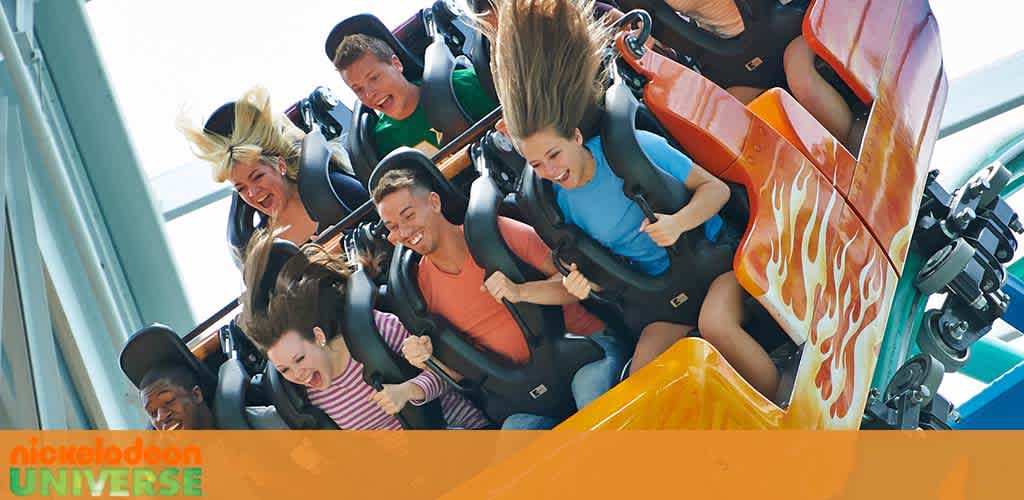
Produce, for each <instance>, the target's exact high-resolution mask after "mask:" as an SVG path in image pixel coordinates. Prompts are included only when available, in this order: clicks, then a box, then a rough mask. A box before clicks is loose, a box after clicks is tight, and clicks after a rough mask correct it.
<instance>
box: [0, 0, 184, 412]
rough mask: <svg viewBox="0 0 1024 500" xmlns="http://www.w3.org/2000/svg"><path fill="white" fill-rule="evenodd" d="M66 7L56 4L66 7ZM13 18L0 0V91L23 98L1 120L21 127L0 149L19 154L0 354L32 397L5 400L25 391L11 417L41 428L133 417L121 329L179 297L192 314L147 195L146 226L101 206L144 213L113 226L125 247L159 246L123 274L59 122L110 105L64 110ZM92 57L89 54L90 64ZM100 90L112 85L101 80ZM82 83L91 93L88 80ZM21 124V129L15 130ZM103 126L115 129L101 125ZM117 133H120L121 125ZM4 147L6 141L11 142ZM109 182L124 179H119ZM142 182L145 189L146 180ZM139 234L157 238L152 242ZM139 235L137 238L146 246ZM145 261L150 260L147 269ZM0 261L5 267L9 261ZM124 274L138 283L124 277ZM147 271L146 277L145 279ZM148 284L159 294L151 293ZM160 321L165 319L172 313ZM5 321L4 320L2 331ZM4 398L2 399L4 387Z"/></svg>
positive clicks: (112, 165) (96, 162) (89, 182)
mask: <svg viewBox="0 0 1024 500" xmlns="http://www.w3.org/2000/svg"><path fill="white" fill-rule="evenodd" d="M72 5H73V4H71V3H62V6H63V7H64V8H68V7H72ZM74 5H77V4H74ZM77 6H78V7H81V6H80V5H77ZM37 15H38V11H37ZM82 15H84V13H82ZM38 19H39V18H38V17H37V21H38ZM83 22H84V19H83ZM11 24H12V23H11V22H10V17H9V16H8V14H7V12H5V11H4V10H3V4H0V51H2V52H0V54H2V55H3V58H4V59H3V66H4V69H5V71H3V72H0V98H3V96H4V95H5V94H8V95H9V94H11V93H13V94H14V95H16V96H17V102H18V103H20V106H19V107H18V110H17V112H15V113H13V114H12V117H18V118H20V120H19V119H15V118H9V119H8V120H6V124H7V125H8V126H9V127H8V132H9V133H8V134H7V135H11V134H13V133H15V132H17V133H18V135H11V136H12V137H15V138H16V140H15V141H14V142H12V143H11V144H9V145H7V146H5V147H4V148H3V149H2V150H0V151H2V152H3V153H5V154H9V155H17V156H16V157H15V158H14V159H13V160H11V161H8V162H7V163H8V164H9V166H10V168H6V169H5V177H7V178H10V179H13V180H12V181H11V182H8V183H6V185H5V187H4V188H3V191H6V193H7V202H6V205H7V210H9V211H10V213H11V217H10V221H11V223H10V227H11V229H10V234H13V236H12V237H11V238H10V241H12V242H13V243H12V245H11V248H13V254H14V257H15V258H16V260H15V261H14V264H13V266H11V267H10V269H13V270H15V271H16V273H15V274H16V275H17V282H16V284H12V280H11V279H8V278H5V280H4V290H3V292H4V294H5V295H7V296H6V297H3V298H4V302H3V303H4V307H5V309H6V311H5V312H4V313H3V317H2V319H3V322H4V336H5V338H4V352H3V354H4V358H5V360H6V359H7V358H8V357H18V356H22V357H24V358H26V359H27V360H28V362H29V366H28V369H27V371H28V373H30V377H31V383H30V384H29V385H30V387H34V388H35V390H36V394H35V397H34V398H33V397H32V395H31V394H28V395H26V394H25V392H24V391H21V390H19V388H18V387H14V390H15V391H16V392H14V393H13V398H14V401H15V402H16V403H17V406H23V405H26V404H33V400H34V401H35V403H36V404H38V407H39V412H38V414H39V417H38V418H39V421H38V422H34V423H26V422H25V420H24V418H21V419H19V424H18V425H20V426H23V427H34V426H41V427H43V428H64V427H69V426H71V427H82V426H89V427H100V428H131V427H140V426H141V425H142V424H143V422H144V418H143V417H142V413H141V411H140V410H139V409H138V408H137V395H136V394H135V391H134V389H133V388H132V387H131V385H130V384H129V383H128V381H127V380H126V379H125V378H124V376H123V375H122V374H121V373H120V370H119V369H118V367H117V363H116V359H117V353H118V352H119V350H120V348H121V345H122V344H123V342H124V340H125V338H126V337H127V335H128V334H130V333H131V331H133V330H135V329H137V328H138V327H139V326H141V324H142V318H144V314H145V312H146V311H149V312H151V313H153V312H154V311H156V312H159V311H161V310H173V309H174V306H175V305H177V306H181V307H180V308H179V309H181V310H182V311H184V312H183V313H182V314H179V315H178V316H179V320H178V321H179V322H180V323H181V324H184V325H191V323H192V321H191V313H190V311H189V309H188V307H187V302H186V301H185V299H184V292H183V289H181V286H180V285H181V283H180V279H179V278H178V277H177V273H176V272H175V270H174V266H173V264H170V265H166V266H162V267H161V264H162V263H161V261H160V260H159V258H158V257H159V256H160V255H161V253H162V254H163V255H164V256H165V257H167V260H168V261H170V255H169V250H168V249H167V247H166V243H165V240H164V238H163V233H162V226H161V224H162V222H161V220H160V217H159V215H158V214H156V213H155V211H154V210H153V209H152V205H151V203H150V204H149V205H147V207H148V209H149V210H150V212H151V213H152V219H153V220H154V224H151V227H148V228H147V226H146V224H145V222H146V218H145V217H144V214H142V213H140V212H139V210H137V209H136V210H133V209H132V208H131V207H132V204H131V203H129V202H126V203H125V206H118V205H117V203H115V201H119V200H110V199H108V200H107V201H108V205H107V207H106V208H107V209H109V210H112V211H114V212H120V214H119V216H120V217H121V220H122V221H124V220H125V219H126V218H128V217H133V218H134V219H135V220H138V221H141V222H140V224H141V227H140V228H139V229H138V230H137V231H135V232H134V233H133V234H129V233H127V232H123V233H122V234H121V236H122V237H123V238H125V239H124V240H123V241H127V242H128V243H129V244H128V245H127V246H128V247H129V248H134V247H132V245H131V241H129V240H131V239H133V238H134V239H137V238H143V239H145V238H147V237H148V236H151V233H153V232H154V231H155V232H156V235H157V236H159V237H158V238H154V239H155V241H156V244H159V245H160V249H158V250H157V251H155V252H154V253H155V254H156V257H157V258H154V259H149V260H148V261H146V262H141V261H140V260H138V259H136V260H133V261H132V262H133V263H134V264H135V266H134V268H135V270H136V274H134V275H129V274H128V273H126V272H125V268H126V266H125V264H124V262H125V261H126V258H125V256H124V250H123V247H117V246H116V245H114V244H113V243H114V241H113V240H114V238H112V233H113V231H112V230H111V227H110V226H111V225H110V222H109V220H107V217H105V214H104V213H103V211H102V210H101V208H102V207H100V206H99V205H100V203H99V200H100V198H101V197H100V196H98V195H97V196H96V197H95V198H94V193H95V192H96V189H95V187H94V186H96V184H97V181H96V180H95V179H93V178H91V176H90V173H91V172H89V171H88V170H87V169H86V168H85V167H84V166H83V163H84V161H83V160H84V159H86V156H85V155H83V154H82V151H81V148H82V143H83V141H86V142H88V138H81V137H78V136H73V135H72V134H71V133H69V132H68V130H69V127H70V124H72V123H77V124H78V125H79V126H83V127H84V126H86V124H87V122H89V121H90V120H92V121H94V122H101V121H102V120H99V119H98V118H97V117H99V116H101V115H104V114H106V115H109V114H110V112H109V110H106V111H105V113H96V112H95V110H94V113H93V115H92V116H86V117H82V116H68V112H67V110H66V109H65V108H64V103H65V102H67V101H68V100H71V101H74V100H75V99H80V98H81V96H72V97H67V96H59V95H58V94H57V92H56V90H55V88H54V86H53V83H52V82H51V81H50V79H49V74H48V73H47V72H46V71H45V57H43V55H42V52H40V51H37V50H35V49H33V48H32V47H33V44H26V43H21V44H19V43H18V42H17V40H18V37H16V36H15V34H14V33H12V31H11V29H10V25H11ZM33 31H35V30H33ZM84 31H85V33H84V35H85V36H89V33H88V30H84ZM19 35H25V34H19ZM27 35H28V36H27V37H26V36H22V37H21V39H22V40H26V39H27V40H31V32H30V33H28V34H27ZM78 35H82V34H81V33H79V34H78ZM25 52H28V53H29V54H30V58H29V59H28V60H29V61H31V64H27V63H26V59H25V58H23V57H22V55H23V53H25ZM99 67H101V65H100V63H99V62H98V58H97V60H96V61H95V67H94V68H93V70H94V72H95V69H96V68H99ZM84 72H85V73H88V71H84ZM8 76H9V78H7V77H8ZM79 80H80V82H79V85H80V86H83V87H88V86H89V85H92V84H93V83H95V82H91V81H89V79H88V78H80V79H79ZM105 88H107V90H109V87H105ZM79 90H80V91H81V92H87V91H88V89H87V88H83V89H79ZM12 91H13V92H12ZM5 103H6V100H5ZM5 109H6V108H5ZM115 119H116V117H115ZM22 122H23V123H24V126H22ZM122 128H123V127H122ZM22 129H24V130H25V131H26V133H25V134H21V130H22ZM29 131H30V133H29ZM72 132H73V131H72ZM107 133H108V134H113V133H114V132H113V131H110V130H108V131H107ZM29 137H31V139H32V140H31V141H29V142H28V143H26V142H24V140H23V139H25V140H27V139H28V138H29ZM112 140H113V139H112ZM121 140H122V142H124V143H127V138H126V136H124V135H123V134H122V136H121ZM91 144H92V149H91V151H93V153H94V154H95V153H96V151H99V150H100V149H101V148H100V147H99V146H97V145H96V144H95V143H91ZM11 145H13V147H8V146H11ZM110 152H112V153H116V152H117V150H116V148H114V149H111V151H110ZM89 159H91V160H93V161H92V163H91V165H92V166H93V167H94V168H96V169H104V170H107V171H109V172H113V173H111V174H109V175H111V176H115V175H116V176H124V177H126V178H129V179H130V178H131V175H129V174H128V173H126V171H127V170H131V168H130V165H129V167H128V168H124V169H122V167H123V166H122V165H121V164H120V163H118V161H117V157H116V156H114V157H105V158H102V159H103V161H102V163H101V162H100V158H98V157H90V158H89ZM12 176H13V177H12ZM136 177H138V178H139V179H141V178H142V176H141V173H138V172H136ZM107 182H108V183H110V184H118V183H120V185H123V184H125V182H124V181H123V180H121V181H107ZM140 183H141V186H142V191H143V192H145V182H144V180H140ZM107 194H108V196H109V193H107ZM135 199H138V197H136V198H135ZM147 200H148V198H147ZM154 228H155V229H154ZM122 229H124V228H123V227H122ZM3 237H4V238H5V239H6V238H7V235H6V234H3ZM146 244H154V243H153V242H152V241H149V242H146ZM146 244H143V245H136V247H145V246H146ZM161 249H162V252H161ZM127 260H131V259H127ZM146 265H148V266H151V267H152V266H156V267H155V268H154V269H151V270H144V269H143V268H144V267H145V266H146ZM4 266H5V268H6V266H7V265H6V263H5V264H4ZM160 271H163V273H161V272H160ZM168 275H169V276H171V277H172V279H171V280H169V283H162V282H161V281H160V277H161V276H168ZM129 277H133V278H135V281H130V280H129V279H127V278H129ZM150 277H153V279H150V280H149V281H147V279H149V278H150ZM165 284H166V285H167V286H164V285H165ZM175 284H176V285H177V286H178V287H179V289H178V292H179V293H178V295H177V298H178V300H175V299H174V297H175V295H174V291H175V289H174V286H173V285H175ZM161 288H163V289H161ZM151 289H156V290H158V292H157V293H156V294H154V293H151V292H150V290H151ZM139 290H141V291H143V292H144V293H142V295H141V297H140V295H139V294H138V293H137V291H139ZM14 295H17V296H18V297H19V299H20V300H19V302H17V303H16V304H17V305H18V308H19V311H17V316H18V317H17V318H12V315H13V314H14V311H13V308H10V307H7V305H8V304H10V303H11V301H10V300H8V299H9V298H10V297H11V296H14ZM161 297H162V299H161ZM158 299H160V300H162V302H160V303H159V304H157V303H156V302H158ZM144 306H146V307H144ZM180 312H181V311H179V313H180ZM161 318H163V316H161ZM181 318H184V319H181ZM14 320H18V321H14ZM165 321H174V316H171V317H169V318H167V319H165ZM8 326H11V328H10V330H8ZM15 327H17V328H15ZM18 331H20V332H22V336H24V337H25V338H27V339H28V346H27V349H25V351H27V352H22V353H19V352H17V346H16V345H15V346H14V347H13V348H11V349H8V347H9V344H8V341H9V340H11V339H14V340H16V337H17V332H18ZM8 332H10V336H8V335H7V334H8ZM15 361H17V360H15ZM3 396H4V398H5V399H10V396H11V395H10V394H4V395H3ZM33 406H35V404H33Z"/></svg>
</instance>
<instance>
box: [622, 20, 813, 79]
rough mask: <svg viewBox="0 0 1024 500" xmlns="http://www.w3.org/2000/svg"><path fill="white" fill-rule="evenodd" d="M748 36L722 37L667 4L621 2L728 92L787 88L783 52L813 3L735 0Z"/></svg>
mask: <svg viewBox="0 0 1024 500" xmlns="http://www.w3.org/2000/svg"><path fill="white" fill-rule="evenodd" d="M735 2H736V7H737V10H738V11H739V13H740V17H741V18H742V19H743V28H744V29H743V32H742V33H740V34H739V35H737V36H735V37H732V38H721V37H718V36H717V35H715V34H713V33H711V32H710V31H707V30H705V29H702V28H700V27H698V26H697V25H696V24H695V23H693V22H692V21H691V20H688V19H686V18H684V17H682V16H681V15H679V13H677V12H676V11H675V9H673V8H672V7H669V5H668V4H667V3H665V1H664V0H619V2H618V3H619V5H620V6H622V8H623V9H625V10H632V9H642V10H645V11H647V12H648V13H650V15H651V17H652V18H653V21H654V26H653V28H652V34H653V36H654V37H655V38H657V39H658V40H660V41H661V42H662V43H664V44H666V45H668V46H670V47H672V48H673V49H675V50H676V51H678V52H679V53H680V54H685V55H688V56H690V57H692V58H693V59H695V60H696V61H697V63H698V64H699V67H700V71H701V72H702V73H703V74H704V76H706V77H707V78H708V79H709V80H711V81H714V82H716V83H718V84H719V85H720V86H721V87H722V88H729V87H732V86H734V85H744V86H749V87H756V88H770V87H779V86H785V84H786V76H785V74H784V73H783V67H782V54H783V53H784V52H785V49H786V46H787V45H788V44H789V42H790V41H792V40H793V39H794V38H796V37H798V36H800V25H801V23H802V22H803V19H804V11H805V9H806V7H807V3H808V1H807V0H796V1H793V2H785V3H783V2H780V1H779V0H735Z"/></svg>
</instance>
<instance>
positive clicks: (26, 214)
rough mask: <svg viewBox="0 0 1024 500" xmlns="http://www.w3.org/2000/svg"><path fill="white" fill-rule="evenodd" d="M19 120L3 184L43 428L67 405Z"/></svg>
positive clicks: (56, 424)
mask: <svg viewBox="0 0 1024 500" xmlns="http://www.w3.org/2000/svg"><path fill="white" fill-rule="evenodd" d="M0 12H2V11H0ZM12 40H13V39H12ZM2 42H3V40H2V39H0V43H2ZM14 123H16V122H14V121H13V120H11V121H9V122H8V134H7V147H6V148H5V149H6V153H7V155H6V156H7V166H6V168H4V169H3V170H4V173H5V175H4V178H5V179H4V183H3V186H4V187H3V189H4V190H5V191H7V193H9V194H10V196H9V197H8V199H7V207H8V210H9V211H10V215H11V217H10V228H11V232H10V234H11V241H12V243H13V253H14V265H15V269H17V283H18V287H17V289H16V290H17V291H18V292H19V295H20V298H21V301H20V305H21V311H22V317H23V319H24V330H25V332H28V335H27V338H28V356H29V361H30V366H31V372H32V382H33V387H34V389H35V396H36V397H35V400H36V404H37V408H38V411H39V413H38V414H39V426H40V427H41V428H42V429H66V428H67V420H66V419H65V418H64V416H65V413H64V411H63V407H64V400H65V398H66V395H65V394H64V391H63V387H64V384H63V383H62V381H61V379H60V377H59V375H58V373H57V367H56V364H55V361H56V360H57V348H56V345H55V344H54V341H53V326H52V325H51V324H50V311H49V304H48V303H47V301H46V300H45V297H46V288H45V277H44V275H43V273H44V270H43V264H42V260H41V258H40V256H39V250H38V247H37V246H36V234H35V221H34V217H33V213H32V202H31V200H30V199H29V197H30V194H29V187H28V176H27V172H26V167H27V165H28V161H27V160H26V155H25V148H24V145H23V144H22V140H21V133H20V127H18V126H11V125H13V124H14Z"/></svg>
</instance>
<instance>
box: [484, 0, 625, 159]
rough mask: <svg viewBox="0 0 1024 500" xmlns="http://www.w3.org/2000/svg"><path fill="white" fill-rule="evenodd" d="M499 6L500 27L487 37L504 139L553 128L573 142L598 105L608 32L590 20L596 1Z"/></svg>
mask: <svg viewBox="0 0 1024 500" xmlns="http://www.w3.org/2000/svg"><path fill="white" fill-rule="evenodd" d="M496 3H497V4H498V5H497V7H498V19H500V20H501V21H500V22H499V23H498V27H497V33H496V34H488V35H489V38H490V39H491V41H492V42H493V45H494V49H493V51H494V52H493V56H492V57H493V59H492V64H493V69H494V72H495V73H494V75H495V78H494V82H495V89H496V90H497V93H498V99H499V100H500V101H501V105H502V109H503V113H504V119H505V124H506V126H507V127H508V131H509V133H510V134H511V135H512V137H513V138H516V139H523V138H526V137H530V136H531V135H533V134H535V133H537V132H539V131H541V130H544V129H547V128H553V129H554V131H555V132H556V133H558V134H559V135H560V136H562V137H565V138H569V137H572V135H573V131H574V130H575V129H576V128H583V127H584V122H585V121H587V120H589V119H591V117H593V116H594V114H595V112H596V111H597V110H598V109H599V105H600V102H601V100H602V99H603V96H604V88H603V82H604V81H605V79H604V78H603V77H602V75H601V74H600V73H601V67H602V65H601V54H602V52H603V51H604V48H605V47H606V46H607V45H608V42H609V41H610V39H611V29H610V28H609V27H608V26H607V25H606V24H605V23H604V22H602V21H601V20H598V19H594V16H593V9H594V2H593V0H515V1H499V2H496ZM484 28H486V26H485V27H484Z"/></svg>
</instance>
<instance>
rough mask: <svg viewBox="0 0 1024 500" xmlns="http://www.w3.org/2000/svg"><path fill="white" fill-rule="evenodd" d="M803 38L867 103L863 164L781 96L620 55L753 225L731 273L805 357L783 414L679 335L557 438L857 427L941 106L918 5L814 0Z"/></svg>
mask: <svg viewBox="0 0 1024 500" xmlns="http://www.w3.org/2000/svg"><path fill="white" fill-rule="evenodd" d="M803 32H804V37H805V39H806V40H807V41H808V43H809V44H810V46H811V47H812V48H813V49H814V50H815V52H816V53H817V54H818V55H819V56H820V57H822V59H824V60H825V61H826V62H828V63H829V64H830V65H831V66H832V67H833V68H834V69H835V70H836V72H837V73H838V74H839V76H840V77H841V78H842V79H843V81H844V82H845V83H846V84H847V85H848V86H849V87H850V88H851V89H852V90H853V91H854V93H855V94H856V96H857V97H858V98H859V99H861V100H862V101H864V103H865V104H868V105H869V107H870V115H869V118H868V121H867V125H866V129H865V133H864V139H863V143H862V146H861V148H860V151H861V153H860V156H859V158H855V157H854V156H853V155H851V154H850V152H849V151H847V150H846V148H844V147H843V146H842V145H841V144H840V143H839V142H838V141H837V140H835V138H833V137H832V136H831V135H830V134H829V133H828V132H827V131H826V130H825V129H824V127H822V126H821V125H820V124H819V123H818V122H817V121H816V120H815V119H814V118H812V117H811V115H810V114H809V113H808V112H807V111H806V110H804V109H803V107H802V106H801V105H800V104H799V103H797V102H796V101H795V100H794V99H793V98H792V97H791V96H790V95H789V94H788V93H787V92H786V91H783V90H780V89H773V90H771V91H769V92H767V93H765V94H763V95H762V96H761V97H759V98H758V99H757V100H755V101H754V102H752V103H751V104H750V105H749V106H746V107H745V106H743V105H742V104H741V103H740V102H739V101H737V100H736V99H734V98H733V97H732V96H730V95H729V94H728V93H726V92H725V91H724V90H723V89H721V88H720V87H718V86H716V85H715V84H714V83H712V82H710V81H708V80H706V79H705V78H703V77H702V76H700V75H699V74H697V73H695V72H693V71H691V70H689V69H687V68H684V67H682V66H680V65H678V64H676V63H675V62H673V61H670V60H669V59H667V58H665V57H663V56H661V55H658V54H656V53H654V52H652V51H646V52H644V54H643V55H642V56H641V57H639V58H637V57H635V56H633V55H632V54H631V52H630V51H629V50H628V49H627V48H626V45H625V44H626V42H625V37H626V34H625V33H622V34H620V35H619V36H618V38H617V39H616V42H615V43H616V47H617V49H618V51H619V53H620V54H621V57H623V58H624V60H625V61H626V63H627V64H628V65H629V66H631V67H632V68H633V69H634V70H635V71H636V72H638V73H639V74H640V75H642V76H643V77H645V78H647V79H648V83H647V85H646V86H645V88H644V91H643V98H644V101H645V103H646V105H647V107H648V108H649V109H650V110H651V111H652V112H653V114H654V115H655V116H656V117H657V118H658V119H659V120H660V121H661V123H662V124H663V125H664V126H665V128H666V129H667V130H668V131H669V132H670V133H671V134H672V136H673V137H674V138H675V140H676V141H677V142H678V143H679V144H680V145H681V146H682V147H683V148H684V149H685V150H686V151H687V152H688V153H689V154H690V155H691V157H692V158H693V159H694V161H696V162H697V163H699V164H700V165H703V166H705V167H706V168H707V169H708V170H709V171H711V172H712V173H714V174H715V175H718V176H719V177H721V178H723V179H726V180H729V181H733V182H737V183H740V184H742V185H744V186H745V187H746V189H747V193H748V196H749V198H750V209H751V214H750V220H749V223H748V227H747V229H746V234H745V236H744V239H743V242H742V243H741V245H740V247H739V249H738V251H737V253H736V257H735V262H734V266H735V270H736V275H737V278H738V279H739V281H740V283H741V284H742V285H743V287H744V288H745V289H746V290H747V291H748V292H750V294H751V295H752V296H754V297H755V298H756V299H757V300H758V301H759V302H760V303H761V304H763V305H764V307H765V308H767V310H768V311H769V312H770V313H771V315H772V316H773V317H774V318H775V319H776V321H777V322H778V323H779V324H780V325H781V326H782V327H783V328H784V329H785V330H786V332H787V333H788V334H789V336H790V337H791V338H793V339H794V340H795V341H796V342H797V343H803V354H802V357H801V360H800V366H799V370H798V372H797V375H796V381H795V385H794V389H793V393H792V395H791V398H790V400H789V404H788V406H786V407H785V408H782V407H779V406H777V405H776V404H774V403H773V402H771V401H769V400H768V399H766V398H765V397H763V396H761V395H760V394H758V393H757V392H756V391H755V390H754V389H753V388H752V387H751V386H750V385H749V384H747V383H746V382H745V381H744V380H743V379H742V378H741V377H740V376H739V375H738V374H737V373H736V372H735V370H733V369H732V367H730V366H729V365H728V363H727V362H726V361H725V360H724V359H723V358H722V357H721V355H719V354H718V353H717V352H716V351H715V349H714V348H712V347H711V346H710V345H709V344H708V343H706V342H704V341H703V340H699V339H685V340H683V341H680V342H679V343H677V344H676V345H675V346H674V347H672V348H671V349H670V350H669V351H667V352H666V353H665V354H663V355H662V356H661V357H659V358H658V359H657V360H656V361H654V362H652V363H651V364H649V365H648V366H646V367H645V368H644V369H642V370H640V371H639V372H638V373H637V374H635V375H634V376H633V377H631V378H629V379H627V380H626V381H624V382H623V383H621V384H620V385H619V386H617V387H616V388H614V389H612V390H611V391H610V392H609V393H608V394H606V395H605V396H604V397H602V398H600V399H599V400H597V401H595V402H594V403H592V404H591V405H590V406H588V407H587V408H585V409H583V410H582V411H580V412H578V413H577V414H576V415H575V416H573V417H572V418H570V419H568V420H566V421H565V422H564V423H563V424H562V425H561V426H560V428H561V429H722V428H745V429H770V428H779V429H783V428H786V429H793V428H812V429H856V428H858V427H859V425H860V422H861V417H862V416H863V413H864V408H865V405H866V402H867V399H868V394H869V390H870V386H871V378H872V375H873V373H874V369H875V364H876V362H877V359H878V352H879V347H880V345H881V342H882V337H883V334H884V332H885V326H886V322H887V321H888V316H889V309H890V306H891V304H892V300H893V295H894V292H895V289H896V282H897V280H899V278H900V274H901V271H902V269H903V263H904V261H905V260H906V258H907V252H908V247H909V243H910V237H911V235H912V233H913V229H914V222H915V219H916V215H917V208H918V202H919V200H920V199H921V194H922V190H923V188H924V183H925V180H926V176H927V167H928V165H929V161H930V157H931V153H932V149H933V147H934V145H935V141H936V138H937V133H938V128H939V122H940V118H941V113H942V109H943V105H944V103H945V98H946V91H947V82H946V76H945V73H944V72H943V68H942V56H941V50H940V47H939V33H938V27H937V25H936V22H935V18H934V16H933V15H932V13H931V9H930V7H929V6H928V3H927V1H926V0H893V1H886V2H878V1H871V0H817V1H815V2H814V3H813V5H811V6H810V8H809V9H808V11H807V15H806V17H805V20H804V27H803Z"/></svg>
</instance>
